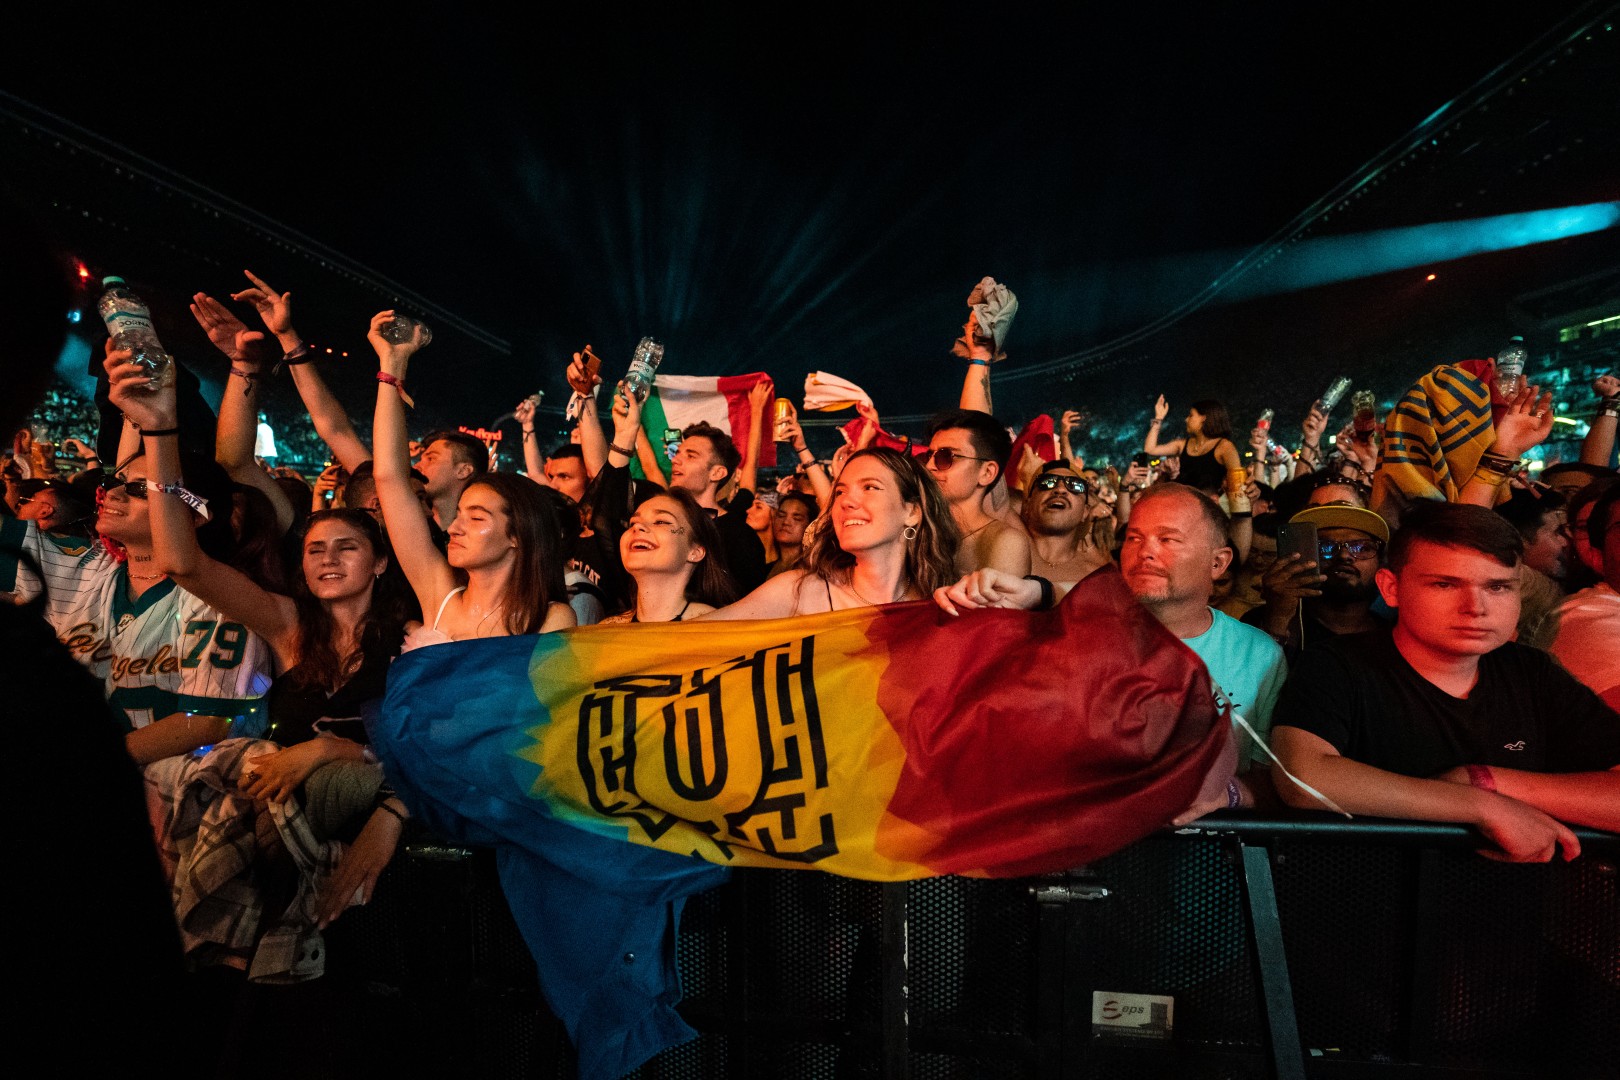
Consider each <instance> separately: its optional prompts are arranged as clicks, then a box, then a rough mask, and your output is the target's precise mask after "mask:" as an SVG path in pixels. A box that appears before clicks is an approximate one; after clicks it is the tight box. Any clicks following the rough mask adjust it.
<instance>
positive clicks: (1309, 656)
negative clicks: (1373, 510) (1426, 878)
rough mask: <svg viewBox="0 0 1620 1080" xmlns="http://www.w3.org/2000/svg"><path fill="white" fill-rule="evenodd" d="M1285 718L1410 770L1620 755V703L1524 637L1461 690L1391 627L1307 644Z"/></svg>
mask: <svg viewBox="0 0 1620 1080" xmlns="http://www.w3.org/2000/svg"><path fill="white" fill-rule="evenodd" d="M1285 724H1286V725H1287V726H1289V727H1297V728H1300V729H1302V730H1305V731H1308V732H1310V733H1311V734H1312V735H1315V736H1317V737H1318V738H1320V739H1323V740H1325V741H1326V742H1328V743H1329V744H1331V745H1332V746H1333V748H1334V749H1335V750H1337V751H1338V752H1339V753H1340V754H1342V755H1344V756H1345V757H1347V758H1350V759H1351V760H1352V761H1359V762H1361V763H1362V764H1364V765H1371V766H1373V767H1375V768H1379V769H1383V770H1385V771H1386V772H1392V773H1399V774H1401V775H1403V776H1416V777H1429V776H1434V775H1436V774H1438V773H1442V772H1445V771H1446V770H1447V769H1452V768H1455V767H1456V766H1458V765H1499V766H1502V767H1504V768H1510V769H1523V770H1526V771H1528V772H1548V773H1568V772H1588V771H1596V770H1603V769H1609V768H1612V767H1614V766H1615V765H1620V715H1617V714H1616V713H1615V712H1614V711H1613V710H1611V709H1610V708H1609V707H1608V706H1607V705H1605V704H1604V703H1603V701H1602V700H1601V699H1600V698H1599V697H1598V696H1597V695H1596V694H1594V693H1592V691H1591V690H1588V689H1587V688H1586V687H1584V686H1582V685H1581V684H1580V683H1578V682H1576V681H1575V679H1574V678H1572V677H1571V676H1570V675H1569V674H1568V673H1567V672H1566V671H1564V669H1563V668H1561V667H1559V666H1558V665H1557V664H1556V663H1555V662H1554V661H1553V660H1552V658H1551V657H1549V656H1548V655H1547V654H1546V653H1544V652H1542V651H1540V650H1539V649H1532V648H1529V647H1528V646H1524V645H1519V644H1517V643H1514V642H1509V643H1508V644H1506V645H1503V646H1502V647H1501V648H1499V649H1496V650H1494V651H1492V652H1490V653H1487V654H1486V655H1484V656H1482V657H1480V661H1479V681H1478V682H1477V683H1476V684H1475V686H1474V689H1473V690H1472V691H1471V692H1470V693H1469V695H1468V697H1467V698H1454V697H1452V696H1451V695H1450V694H1448V693H1446V692H1445V691H1444V690H1442V689H1440V688H1439V687H1438V686H1435V685H1434V684H1433V683H1431V682H1429V680H1427V679H1425V678H1424V677H1423V676H1421V675H1419V674H1418V673H1417V671H1416V670H1414V669H1413V667H1412V665H1411V664H1409V663H1407V662H1406V658H1405V657H1403V656H1402V655H1401V654H1400V650H1398V649H1397V648H1396V647H1395V640H1394V637H1393V636H1392V635H1391V633H1390V632H1389V631H1387V630H1374V631H1369V632H1367V633H1365V634H1349V635H1346V636H1343V637H1337V638H1334V639H1333V640H1331V641H1324V642H1322V643H1321V645H1320V646H1319V647H1315V646H1313V647H1312V648H1310V649H1307V650H1305V651H1304V652H1302V653H1301V654H1300V655H1299V659H1298V660H1297V661H1296V662H1295V664H1294V668H1293V671H1292V673H1291V674H1290V675H1289V677H1288V682H1287V684H1286V685H1285V686H1284V687H1283V692H1282V696H1281V697H1280V698H1279V699H1278V701H1277V708H1276V710H1275V711H1274V712H1273V713H1272V727H1273V728H1276V727H1279V726H1282V725H1285Z"/></svg>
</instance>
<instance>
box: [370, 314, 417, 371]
mask: <svg viewBox="0 0 1620 1080" xmlns="http://www.w3.org/2000/svg"><path fill="white" fill-rule="evenodd" d="M393 321H394V312H393V311H392V310H389V311H379V312H377V314H375V315H373V316H372V317H371V329H370V330H368V331H367V332H366V340H367V341H369V342H371V347H372V348H373V349H376V350H377V359H379V360H381V361H382V362H383V368H384V369H385V370H388V371H389V372H390V373H391V374H395V375H397V374H399V373H398V372H396V371H393V367H394V366H397V367H400V368H403V367H404V366H405V364H406V363H407V362H408V361H409V360H410V358H411V356H412V355H413V354H415V352H416V351H417V350H418V349H420V348H421V347H422V325H421V324H420V323H418V324H417V325H416V326H414V327H412V328H411V340H409V341H407V342H404V343H403V344H400V345H395V344H394V343H393V342H392V341H389V340H388V339H387V338H386V337H384V336H383V327H385V326H387V325H388V324H389V323H391V322H393Z"/></svg>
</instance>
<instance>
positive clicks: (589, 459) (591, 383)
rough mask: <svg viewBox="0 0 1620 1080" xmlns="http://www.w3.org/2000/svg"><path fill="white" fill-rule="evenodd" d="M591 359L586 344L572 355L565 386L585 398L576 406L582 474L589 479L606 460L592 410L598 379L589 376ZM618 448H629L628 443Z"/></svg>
mask: <svg viewBox="0 0 1620 1080" xmlns="http://www.w3.org/2000/svg"><path fill="white" fill-rule="evenodd" d="M595 359H596V358H595V356H594V354H592V352H591V347H590V346H589V345H586V346H585V349H584V351H583V352H577V353H575V354H574V359H573V361H572V362H571V363H569V365H568V387H569V389H571V390H572V391H574V393H576V394H578V395H580V396H581V397H583V398H584V399H585V400H584V401H582V402H581V403H580V406H579V449H580V452H581V453H582V454H584V456H585V471H586V473H588V474H589V475H590V476H595V475H596V474H597V473H599V472H601V471H602V466H603V465H604V464H606V463H607V458H608V448H607V437H606V436H605V435H604V434H603V433H602V418H601V416H599V415H598V414H597V411H596V387H597V384H599V383H600V382H601V381H602V377H601V376H600V375H593V374H591V363H590V362H591V361H592V360H595ZM596 363H597V364H600V363H601V361H600V360H597V361H596ZM620 445H622V446H625V447H627V448H629V447H630V444H629V443H622V444H620Z"/></svg>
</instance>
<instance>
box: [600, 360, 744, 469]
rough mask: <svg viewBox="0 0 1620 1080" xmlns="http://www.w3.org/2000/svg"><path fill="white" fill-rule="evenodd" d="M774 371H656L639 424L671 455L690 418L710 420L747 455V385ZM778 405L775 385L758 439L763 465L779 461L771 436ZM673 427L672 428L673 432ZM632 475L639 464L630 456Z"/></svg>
mask: <svg viewBox="0 0 1620 1080" xmlns="http://www.w3.org/2000/svg"><path fill="white" fill-rule="evenodd" d="M770 381H771V377H770V376H769V375H767V374H765V373H764V372H763V371H755V372H751V373H750V374H747V375H658V376H655V377H654V379H653V388H652V393H650V394H648V395H647V401H646V403H645V404H644V405H643V406H642V407H641V426H642V428H644V429H645V430H646V432H647V438H648V439H649V440H650V441H651V442H652V444H653V446H654V447H656V448H658V450H659V452H660V453H661V454H662V455H663V457H664V460H666V461H668V460H669V457H670V449H671V448H672V447H673V446H674V445H675V444H678V443H679V442H680V441H681V436H680V431H681V429H682V428H684V427H686V426H687V425H688V424H695V423H697V422H698V421H700V420H707V421H708V422H709V423H711V424H713V425H714V426H715V427H717V428H719V429H720V430H721V431H724V432H727V433H728V434H730V436H731V441H732V442H734V443H736V444H737V452H738V453H739V454H741V455H742V456H743V457H744V458H746V457H747V456H748V425H749V422H750V420H751V417H750V416H749V415H748V391H750V390H752V389H753V388H754V386H755V384H756V383H761V382H764V383H769V382H770ZM775 407H776V394H775V392H774V391H773V392H772V393H771V396H770V398H769V400H767V401H766V402H765V416H764V423H765V427H766V430H765V437H764V439H763V440H762V441H761V442H760V445H759V466H760V468H762V469H764V468H771V467H773V466H775V464H776V443H775V441H774V440H772V438H771V431H770V427H771V421H772V416H773V415H774V414H773V412H772V410H773V409H774V408H775ZM671 433H672V434H671ZM631 471H632V473H633V474H634V475H637V476H639V475H640V474H641V468H640V466H639V465H638V464H636V463H635V462H633V461H632V462H631Z"/></svg>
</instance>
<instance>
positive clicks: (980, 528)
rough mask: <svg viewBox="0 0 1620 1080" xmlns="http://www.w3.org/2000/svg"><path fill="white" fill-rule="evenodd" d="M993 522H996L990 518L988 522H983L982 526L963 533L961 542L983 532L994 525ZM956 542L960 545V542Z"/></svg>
mask: <svg viewBox="0 0 1620 1080" xmlns="http://www.w3.org/2000/svg"><path fill="white" fill-rule="evenodd" d="M995 520H996V519H995V518H991V519H990V520H989V521H987V522H985V523H984V524H983V525H980V526H979V527H978V528H976V529H973V530H971V531H970V532H965V533H963V534H962V540H966V539H967V538H968V537H970V536H972V535H973V534H974V533H981V532H983V531H984V530H986V529H988V528H989V527H990V526H991V525H992V524H994V523H995ZM957 542H958V543H961V541H960V540H959V541H957Z"/></svg>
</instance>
